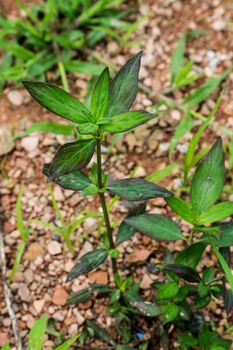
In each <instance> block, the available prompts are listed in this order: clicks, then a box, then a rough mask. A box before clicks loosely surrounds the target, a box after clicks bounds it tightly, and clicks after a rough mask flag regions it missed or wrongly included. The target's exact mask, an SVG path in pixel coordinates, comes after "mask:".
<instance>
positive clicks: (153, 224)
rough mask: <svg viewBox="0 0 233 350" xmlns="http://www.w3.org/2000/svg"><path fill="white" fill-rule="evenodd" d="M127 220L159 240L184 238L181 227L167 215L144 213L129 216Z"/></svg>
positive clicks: (139, 229) (137, 228)
mask: <svg viewBox="0 0 233 350" xmlns="http://www.w3.org/2000/svg"><path fill="white" fill-rule="evenodd" d="M125 222H126V223H127V224H129V225H130V226H132V227H134V228H135V229H136V230H138V231H140V232H142V233H144V234H145V235H147V236H149V237H151V238H154V239H159V240H162V239H164V240H168V241H175V240H178V239H184V237H183V235H182V232H181V231H180V228H179V227H178V226H177V225H176V223H175V222H173V221H172V220H171V219H169V218H168V217H166V216H163V215H157V214H143V215H139V216H134V217H128V218H126V219H125Z"/></svg>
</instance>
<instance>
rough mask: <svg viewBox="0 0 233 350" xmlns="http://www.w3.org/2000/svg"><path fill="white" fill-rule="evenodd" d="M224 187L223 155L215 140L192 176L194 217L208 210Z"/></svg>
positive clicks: (218, 141)
mask: <svg viewBox="0 0 233 350" xmlns="http://www.w3.org/2000/svg"><path fill="white" fill-rule="evenodd" d="M223 185H224V153H223V148H222V141H221V139H220V138H218V139H217V141H216V142H215V144H214V145H213V147H212V148H211V149H210V151H209V152H208V154H207V156H206V158H205V159H204V160H203V161H202V162H201V163H200V164H199V166H198V167H197V169H196V171H195V174H194V176H193V180H192V184H191V190H190V197H191V202H192V207H193V211H194V213H195V215H199V214H201V213H202V212H203V211H205V210H206V209H208V208H210V207H211V206H212V205H213V204H214V203H215V201H216V200H217V199H218V197H219V195H220V194H221V192H222V189H223Z"/></svg>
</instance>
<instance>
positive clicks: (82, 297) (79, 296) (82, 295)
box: [67, 288, 92, 305]
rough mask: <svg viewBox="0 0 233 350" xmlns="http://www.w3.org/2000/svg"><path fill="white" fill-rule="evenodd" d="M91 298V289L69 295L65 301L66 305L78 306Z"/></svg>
mask: <svg viewBox="0 0 233 350" xmlns="http://www.w3.org/2000/svg"><path fill="white" fill-rule="evenodd" d="M91 296H92V288H85V289H81V290H80V291H78V292H76V293H74V294H71V296H70V297H69V298H68V300H67V304H68V305H78V304H80V303H84V302H85V301H87V300H89V299H90V298H91Z"/></svg>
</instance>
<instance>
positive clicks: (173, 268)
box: [162, 264, 200, 283]
mask: <svg viewBox="0 0 233 350" xmlns="http://www.w3.org/2000/svg"><path fill="white" fill-rule="evenodd" d="M162 269H163V270H164V271H166V272H171V273H174V274H175V275H177V276H179V277H180V278H183V279H184V280H186V281H188V282H191V283H198V282H199V281H200V277H199V275H198V273H197V272H196V271H195V270H194V269H192V268H191V267H189V266H185V265H180V264H166V265H164V266H163V267H162Z"/></svg>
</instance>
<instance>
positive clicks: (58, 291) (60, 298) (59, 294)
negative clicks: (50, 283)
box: [52, 285, 68, 306]
mask: <svg viewBox="0 0 233 350" xmlns="http://www.w3.org/2000/svg"><path fill="white" fill-rule="evenodd" d="M67 298H68V293H67V292H66V290H65V288H64V287H62V286H60V285H58V286H56V288H55V291H54V294H53V298H52V302H53V304H55V305H58V306H64V305H65V304H66V301H67Z"/></svg>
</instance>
